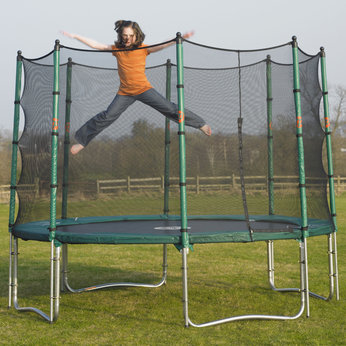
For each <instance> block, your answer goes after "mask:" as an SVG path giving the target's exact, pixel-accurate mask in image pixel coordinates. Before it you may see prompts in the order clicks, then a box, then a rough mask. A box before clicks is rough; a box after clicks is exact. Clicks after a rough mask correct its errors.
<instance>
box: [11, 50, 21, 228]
mask: <svg viewBox="0 0 346 346" xmlns="http://www.w3.org/2000/svg"><path fill="white" fill-rule="evenodd" d="M22 70H23V61H22V52H21V51H18V55H17V65H16V86H15V97H14V117H13V133H12V160H11V190H10V211H9V231H10V232H11V231H12V225H13V224H14V218H15V212H16V190H15V187H16V183H17V157H18V133H19V116H20V95H21V90H22Z"/></svg>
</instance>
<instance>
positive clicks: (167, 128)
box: [163, 59, 172, 216]
mask: <svg viewBox="0 0 346 346" xmlns="http://www.w3.org/2000/svg"><path fill="white" fill-rule="evenodd" d="M171 77H172V64H171V60H170V59H168V60H167V64H166V99H167V100H169V101H170V100H171ZM170 136H171V135H170V120H169V119H168V118H166V117H165V175H164V206H163V213H164V214H165V215H166V216H168V213H169V185H170V179H169V178H170V172H169V171H170V166H169V160H170V144H171V137H170Z"/></svg>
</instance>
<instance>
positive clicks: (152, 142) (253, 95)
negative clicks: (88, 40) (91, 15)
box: [14, 41, 334, 243]
mask: <svg viewBox="0 0 346 346" xmlns="http://www.w3.org/2000/svg"><path fill="white" fill-rule="evenodd" d="M183 47H184V62H183V64H184V66H183V77H184V88H183V92H184V100H185V108H186V109H190V110H192V111H193V112H194V113H196V114H198V115H199V116H201V117H202V118H203V119H204V120H205V122H206V123H207V124H210V126H211V128H212V136H210V137H208V136H205V135H204V134H203V133H202V132H201V131H199V130H196V129H194V128H192V127H188V126H186V127H185V131H184V132H185V138H184V139H185V146H186V149H185V152H186V164H185V166H186V167H185V168H186V180H185V182H183V183H186V186H185V187H184V188H185V191H186V196H187V197H186V198H187V202H186V205H187V217H188V219H199V220H209V222H208V223H207V222H205V227H204V226H202V225H203V223H201V222H200V223H198V224H199V227H197V226H195V227H189V228H188V229H189V232H187V233H188V234H189V235H190V237H191V241H192V238H193V241H192V242H213V241H252V240H261V239H272V238H273V239H275V238H291V237H293V238H299V237H301V232H300V231H301V228H302V227H305V226H306V227H308V230H307V232H309V228H310V230H311V231H312V233H311V234H310V235H314V234H313V232H314V230H315V231H316V232H317V234H321V233H330V232H332V231H333V230H334V225H333V222H332V217H331V212H330V209H329V204H328V196H327V185H328V173H326V168H325V167H326V166H327V160H326V155H325V154H324V149H323V148H324V147H325V146H324V145H323V144H324V141H325V131H324V130H323V126H324V123H323V121H324V119H323V118H324V117H323V115H321V114H320V103H321V98H322V92H321V88H320V84H319V78H318V71H319V60H320V55H321V54H320V53H319V54H317V55H314V56H312V55H308V54H306V53H304V52H303V51H302V50H300V49H297V59H298V67H299V75H298V77H299V82H300V88H299V90H293V89H294V83H295V81H294V78H295V71H294V64H293V61H292V42H289V43H287V44H284V45H281V46H278V47H274V48H269V49H263V50H256V51H234V50H226V49H216V48H212V47H206V46H201V45H198V44H195V43H193V42H189V41H184V43H183ZM175 49H176V47H175V45H173V46H172V47H171V48H168V49H166V50H163V51H161V52H159V53H155V54H151V55H149V56H148V58H147V69H146V74H147V77H148V80H149V81H150V82H151V84H152V86H153V87H154V88H155V89H156V90H157V91H158V92H159V93H161V94H162V95H164V96H165V97H167V98H169V99H170V100H171V101H172V102H174V103H176V104H178V103H179V100H178V94H179V90H178V92H177V87H176V86H177V84H178V81H177V67H178V66H177V65H178V64H177V58H176V53H175ZM58 53H59V66H58V70H59V71H58V81H57V80H54V75H56V74H54V69H56V68H57V67H56V66H54V51H52V52H51V53H50V54H48V55H46V56H44V57H42V58H38V59H27V58H24V57H21V61H22V63H23V67H24V81H25V83H24V90H23V95H22V98H21V100H20V105H21V107H22V109H23V111H24V115H25V127H24V131H23V134H22V136H21V137H20V140H19V149H20V154H21V163H22V166H21V170H20V179H19V182H18V184H17V187H16V191H17V193H18V197H19V202H20V207H19V213H18V217H17V219H16V222H15V227H14V232H15V234H16V235H17V236H18V237H21V238H24V239H37V240H48V239H49V232H48V229H49V227H50V225H49V220H50V218H51V217H52V215H51V212H52V208H55V209H56V226H57V234H56V238H57V240H60V241H62V242H72V243H73V242H75V243H79V242H80V243H84V242H91V243H93V242H96V243H97V242H110V243H117V242H129V243H132V242H141V241H140V239H132V240H131V239H129V237H126V236H124V237H123V239H121V238H119V237H117V236H112V235H111V234H112V233H124V234H125V235H126V234H131V237H132V233H137V232H138V233H142V234H141V235H140V236H139V238H141V239H142V241H143V242H144V243H145V242H149V243H157V242H159V243H161V242H168V243H170V242H173V243H179V242H180V232H179V231H180V229H179V227H178V226H177V225H179V220H180V217H179V215H180V213H181V208H180V196H181V185H182V184H181V179H180V178H179V175H180V167H181V163H180V162H179V150H180V149H179V135H177V133H178V132H179V126H178V124H176V123H175V122H173V121H170V122H168V120H166V118H165V117H164V116H163V115H162V114H160V113H159V112H157V111H156V110H154V109H152V108H151V107H149V106H147V105H145V104H143V103H141V102H135V103H134V104H133V105H131V106H130V107H129V108H128V109H127V110H126V111H125V112H124V113H123V114H122V115H121V116H120V118H119V119H117V120H116V121H115V122H114V123H112V124H111V125H110V126H109V127H108V128H106V129H105V130H104V131H103V132H101V133H100V134H99V135H98V136H96V137H95V138H94V139H93V140H92V141H91V142H90V143H89V145H88V146H87V147H85V149H84V150H82V151H81V152H80V153H79V154H78V155H74V156H73V155H71V154H70V152H69V148H70V146H71V144H74V143H76V141H75V138H74V135H75V132H76V131H77V130H78V129H79V128H80V127H81V126H82V125H83V124H84V123H85V122H86V121H88V120H89V119H90V118H91V117H93V116H94V115H95V114H97V113H99V112H100V111H102V110H105V109H107V107H108V105H109V104H110V103H111V101H112V100H113V98H114V96H115V95H116V92H117V90H118V86H119V77H118V74H117V66H116V59H115V58H114V56H112V54H111V52H99V51H90V50H77V49H72V48H69V47H65V46H60V47H59V51H58ZM168 59H169V60H168ZM55 65H56V64H55ZM57 84H58V85H57ZM54 87H56V89H57V91H56V92H54ZM52 91H53V95H52ZM293 91H295V92H293ZM297 93H299V96H300V100H299V101H300V105H301V115H299V114H298V116H297V112H296V102H295V101H296V100H295V96H296V94H297ZM53 97H56V100H58V101H56V103H57V104H56V105H54V102H53V101H52V99H53ZM180 102H181V101H180ZM54 107H56V108H57V109H58V112H57V114H58V116H52V114H53V113H54ZM53 118H54V119H53ZM302 128H303V135H298V136H297V131H299V130H301V129H302ZM54 132H55V133H54ZM52 133H53V135H55V137H56V138H57V141H56V146H57V148H56V150H54V148H52V145H53V144H52V143H54V140H52ZM53 137H54V136H53ZM299 140H301V143H303V146H302V148H301V149H302V150H301V153H299V148H298V147H299ZM52 152H53V153H54V154H53V155H54V156H55V155H56V166H57V170H56V174H57V177H56V184H53V186H52V177H51V173H52V159H51V156H52ZM299 165H303V166H304V171H305V177H303V178H305V182H304V181H303V182H302V177H301V176H300V173H301V172H300V171H299ZM303 173H304V172H303ZM302 189H303V190H304V193H305V195H306V203H305V202H304V201H303V202H304V203H305V204H304V205H303V209H305V208H306V212H307V218H308V224H307V225H302V222H301V217H302V215H301V213H302V200H301V192H302ZM52 190H53V195H54V194H55V195H56V196H55V201H56V204H53V206H52V205H51V203H52V198H51V195H52ZM124 220H126V221H129V220H133V221H136V223H134V229H131V228H129V227H128V226H126V228H123V227H124V223H122V224H120V223H117V224H116V225H115V226H112V227H111V226H108V227H105V225H102V223H103V222H113V221H124ZM145 220H159V221H160V220H161V221H160V222H157V223H154V224H152V225H151V226H150V227H146V226H143V224H141V223H140V222H139V221H145ZM212 220H214V221H218V220H223V222H226V221H227V220H228V221H229V227H227V226H226V225H225V226H224V227H223V226H222V227H221V226H220V229H219V230H218V226H217V225H218V223H217V222H214V223H211V222H210V221H212ZM47 221H48V223H47ZM163 221H165V223H163ZM241 221H242V222H241ZM85 224H92V226H91V227H90V226H89V227H84V230H85V232H83V231H81V229H83V227H82V228H81V227H79V228H78V230H77V228H75V230H76V231H74V230H73V229H72V228H70V229H69V228H68V227H67V226H68V225H75V226H78V225H85ZM232 224H233V225H232ZM219 225H221V223H219ZM59 227H62V228H61V230H65V231H66V232H59ZM149 228H151V229H149ZM317 229H318V230H317ZM215 231H216V232H218V231H220V232H219V233H220V234H219V235H215ZM235 231H240V232H239V233H238V234H237V232H235ZM196 232H197V233H201V238H200V239H198V238H199V237H198V236H196ZM83 233H88V234H89V235H87V236H86V237H83ZM103 233H106V235H105V237H102V234H103ZM232 233H233V234H232ZM277 233H278V234H277ZM91 234H94V236H92V235H91ZM145 234H147V235H149V236H148V237H144V236H143V235H145ZM163 234H165V235H167V238H166V239H165V238H160V236H161V235H163ZM208 234H209V235H210V237H208V236H207V235H208ZM221 234H222V235H221Z"/></svg>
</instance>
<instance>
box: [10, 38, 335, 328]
mask: <svg viewBox="0 0 346 346" xmlns="http://www.w3.org/2000/svg"><path fill="white" fill-rule="evenodd" d="M182 42H183V39H182V36H181V34H180V33H177V36H176V54H177V82H178V85H177V92H178V107H179V114H180V115H183V114H184V90H183V86H184V79H183V69H184V68H183V50H182ZM59 51H60V43H59V41H58V40H57V41H56V42H55V47H54V90H53V119H52V124H53V129H52V156H51V157H52V160H51V195H50V228H49V241H50V246H51V247H50V311H49V314H46V313H44V312H43V311H41V310H39V309H37V308H34V307H20V306H19V303H18V238H17V237H16V236H15V235H13V233H12V230H13V227H14V219H15V188H16V174H17V151H18V126H19V125H18V124H19V105H20V94H21V74H22V57H21V52H20V51H19V52H18V56H17V71H16V91H15V112H14V128H13V145H12V170H11V190H10V215H9V231H10V260H9V308H10V307H11V306H12V304H13V306H14V307H15V309H16V310H18V311H31V312H35V313H37V314H38V315H40V316H41V317H43V318H44V319H45V320H47V321H49V322H50V323H53V322H55V321H56V320H57V319H58V316H59V300H60V291H61V290H68V291H70V292H73V293H81V292H88V291H92V290H97V289H102V288H109V287H146V288H155V287H160V286H162V285H164V284H165V283H166V278H167V245H166V244H163V264H162V267H163V272H162V278H161V280H160V281H159V282H158V283H157V284H145V283H131V282H118V283H107V284H99V285H96V286H89V287H85V288H79V289H73V288H71V286H70V284H69V282H68V246H67V244H62V246H61V244H58V243H56V242H55V231H56V221H57V218H56V200H57V196H56V194H57V137H58V133H57V130H58V126H57V120H58V114H59V112H58V104H59V66H60V55H59ZM238 54H239V52H238ZM292 55H293V70H294V89H293V91H294V101H295V106H296V119H297V121H300V124H301V104H300V88H299V61H298V44H297V41H296V38H295V37H293V41H292ZM320 56H321V76H322V91H323V104H324V115H325V117H324V118H325V122H326V123H325V127H326V144H327V158H328V177H329V192H330V195H329V196H330V208H331V213H332V219H333V223H334V226H335V227H334V229H335V231H334V232H333V233H331V234H328V236H327V237H328V263H329V279H330V283H329V295H328V296H327V297H323V296H321V295H318V294H315V293H312V292H310V290H309V279H308V255H307V238H308V237H309V232H308V217H307V205H306V204H307V202H306V191H305V171H304V146H303V138H302V127H301V126H297V129H296V131H297V133H296V134H297V144H298V153H299V155H298V156H299V163H300V164H299V188H300V202H301V231H302V237H301V239H300V241H299V271H300V287H299V288H277V287H276V286H275V280H274V242H273V240H269V241H267V262H268V263H267V270H268V281H269V285H270V288H271V289H272V290H274V291H277V292H298V293H300V307H299V310H298V312H297V313H296V314H295V315H293V316H280V315H264V314H263V315H261V314H251V315H240V316H232V317H227V318H223V319H219V320H214V321H210V322H205V323H201V324H196V323H194V322H192V321H191V319H190V318H189V298H188V267H187V263H188V259H187V257H188V253H189V247H190V243H189V236H188V227H187V224H188V222H187V221H188V218H187V208H186V204H187V201H186V163H185V123H184V117H183V116H181V117H180V120H179V132H178V135H179V152H180V155H179V161H180V162H179V163H180V184H179V185H180V205H181V215H180V224H181V244H180V246H181V250H180V252H181V256H182V296H183V314H184V320H185V326H186V327H188V326H193V327H208V326H213V325H218V324H222V323H226V322H232V321H237V320H245V319H273V320H292V319H296V318H298V317H300V316H301V315H302V314H303V312H304V310H305V309H306V316H307V317H308V316H309V315H310V308H309V296H310V295H311V296H313V297H316V298H320V299H323V300H326V301H328V300H331V299H332V297H333V295H334V292H336V299H337V300H339V285H338V267H337V242H336V230H337V227H336V214H335V192H334V179H333V166H332V151H331V138H330V132H329V128H328V127H329V105H328V91H327V82H326V67H325V53H324V49H323V48H321V54H320ZM268 62H269V63H270V58H268ZM69 64H70V65H71V61H70V60H69ZM269 65H270V64H268V66H269ZM169 66H170V62H169V63H167V69H168V70H169ZM169 73H170V72H169ZM239 74H240V65H239ZM269 74H270V73H269ZM68 79H69V78H67V81H68ZM167 85H168V83H167ZM270 88H271V87H270V85H269V84H268V90H267V91H268V95H269V96H270V93H271V89H270ZM67 90H68V89H67ZM267 102H268V119H269V117H270V116H271V115H270V114H269V113H270V109H271V98H270V97H268V100H267ZM69 104H70V102H68V100H66V110H68V107H69ZM66 118H68V116H66ZM167 124H168V125H167ZM167 126H169V123H168V122H166V127H167ZM240 126H241V125H240ZM268 131H270V129H269V127H268ZM65 136H66V133H65ZM167 136H169V134H168V135H167V131H166V144H167V142H169V141H168V140H167ZM268 138H269V136H268ZM65 139H66V138H65ZM168 139H169V137H168ZM268 149H269V152H270V140H269V141H268ZM65 150H66V148H65ZM166 154H167V150H166ZM167 155H168V154H167ZM67 161H68V155H67ZM64 164H65V163H64ZM64 166H65V165H64ZM269 170H270V167H269ZM165 173H167V172H165ZM66 174H67V173H66ZM65 178H67V176H66V175H64V179H65ZM64 182H65V180H64ZM270 183H271V179H270V180H269V187H270ZM65 192H66V191H65ZM65 196H67V195H66V193H65ZM63 198H65V197H63ZM166 202H167V203H168V194H167V193H166V190H165V208H164V209H165V212H168V205H167V204H166ZM65 212H66V210H64V208H63V216H64V213H65ZM65 216H66V215H65ZM245 216H246V218H247V221H249V216H248V215H247V210H245ZM249 232H250V237H251V239H252V234H251V228H250V226H249ZM61 261H62V268H61V266H60V262H61Z"/></svg>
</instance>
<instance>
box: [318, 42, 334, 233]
mask: <svg viewBox="0 0 346 346" xmlns="http://www.w3.org/2000/svg"><path fill="white" fill-rule="evenodd" d="M320 56H321V59H320V61H321V64H320V66H321V81H322V94H323V111H324V122H325V133H326V146H327V160H328V176H329V202H330V211H331V214H332V218H333V223H334V227H335V231H336V230H337V225H336V206H335V188H334V170H333V155H332V138H331V137H332V136H331V131H330V116H329V100H328V85H327V69H326V54H325V51H324V48H323V47H321V53H320Z"/></svg>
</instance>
